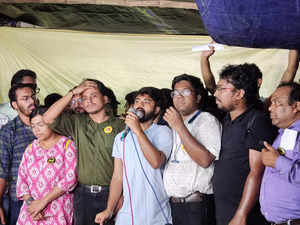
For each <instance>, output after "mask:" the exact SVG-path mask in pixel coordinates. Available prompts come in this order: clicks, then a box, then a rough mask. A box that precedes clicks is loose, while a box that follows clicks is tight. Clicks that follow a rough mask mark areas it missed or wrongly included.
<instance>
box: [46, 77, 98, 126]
mask: <svg viewBox="0 0 300 225" xmlns="http://www.w3.org/2000/svg"><path fill="white" fill-rule="evenodd" d="M88 88H97V84H95V83H94V82H89V81H84V82H83V83H81V84H80V85H79V86H77V87H76V88H74V89H72V90H71V91H70V92H68V93H67V94H66V95H65V96H64V97H62V98H61V99H59V100H58V101H56V102H55V103H54V104H53V105H52V106H51V107H50V108H49V109H48V110H47V112H45V113H44V115H43V119H44V121H45V123H47V124H51V123H53V122H54V120H55V119H56V118H57V117H58V116H59V115H60V114H61V113H62V112H63V111H64V109H65V108H66V107H67V105H68V104H69V102H70V101H71V99H72V97H73V95H76V94H81V93H83V92H84V91H85V90H87V89H88Z"/></svg>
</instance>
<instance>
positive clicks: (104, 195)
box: [74, 186, 114, 225]
mask: <svg viewBox="0 0 300 225" xmlns="http://www.w3.org/2000/svg"><path fill="white" fill-rule="evenodd" d="M108 194H109V191H108V190H103V191H101V192H99V193H91V192H90V191H88V190H87V189H85V188H83V187H80V186H77V187H76V189H75V192H74V225H95V224H96V223H95V222H94V221H95V217H96V214H97V213H99V212H101V211H103V210H105V209H106V204H107V200H108ZM113 224H114V222H112V221H108V223H106V225H113Z"/></svg>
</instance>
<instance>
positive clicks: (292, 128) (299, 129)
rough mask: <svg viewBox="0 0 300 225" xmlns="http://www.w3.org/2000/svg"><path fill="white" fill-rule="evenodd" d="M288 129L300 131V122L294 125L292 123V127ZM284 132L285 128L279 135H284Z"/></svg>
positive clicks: (281, 129) (297, 121) (280, 130)
mask: <svg viewBox="0 0 300 225" xmlns="http://www.w3.org/2000/svg"><path fill="white" fill-rule="evenodd" d="M287 129H291V130H296V131H298V132H299V131H300V120H296V121H295V122H294V123H292V125H291V126H289V127H288V128H287ZM283 131H284V129H283V128H280V129H279V134H282V133H283Z"/></svg>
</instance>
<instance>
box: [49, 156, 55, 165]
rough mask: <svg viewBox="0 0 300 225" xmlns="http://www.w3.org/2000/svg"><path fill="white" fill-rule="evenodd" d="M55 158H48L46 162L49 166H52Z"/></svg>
mask: <svg viewBox="0 0 300 225" xmlns="http://www.w3.org/2000/svg"><path fill="white" fill-rule="evenodd" d="M55 161H56V160H55V158H54V157H50V158H49V159H48V160H47V162H48V163H49V164H53V163H55Z"/></svg>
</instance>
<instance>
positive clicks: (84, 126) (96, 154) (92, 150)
mask: <svg viewBox="0 0 300 225" xmlns="http://www.w3.org/2000/svg"><path fill="white" fill-rule="evenodd" d="M75 95H80V96H81V99H82V102H81V103H82V107H83V109H84V110H85V112H86V113H74V114H70V113H63V111H64V109H65V108H66V107H67V105H68V104H69V102H70V101H71V99H72V97H73V96H75ZM107 95H108V94H107V87H106V86H105V85H104V84H103V83H102V82H100V81H98V80H92V79H88V80H85V81H84V82H83V83H82V84H80V85H79V86H77V87H76V88H74V89H72V90H71V91H70V92H69V93H68V94H66V95H65V96H64V97H62V98H61V99H59V100H58V101H57V102H55V103H54V104H53V105H52V106H51V107H50V108H49V109H48V111H47V112H46V113H45V114H44V115H43V117H44V120H45V122H46V123H48V124H51V125H50V126H51V127H52V128H53V129H54V130H55V131H56V132H58V133H60V134H63V135H65V136H68V137H71V138H72V139H73V141H74V142H75V144H76V147H77V150H78V164H77V172H78V185H77V187H76V189H75V193H74V222H75V225H90V224H94V218H95V215H96V214H97V213H98V212H99V211H101V210H104V209H105V207H106V201H107V199H108V191H109V183H110V180H111V177H112V172H113V158H112V156H111V153H112V146H113V141H114V138H115V136H116V135H117V134H118V133H119V132H121V131H122V130H123V129H124V123H123V122H122V121H121V120H119V119H118V118H116V117H114V116H113V115H111V114H109V113H108V112H107V111H106V110H105V109H106V108H107V104H108V97H107Z"/></svg>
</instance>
